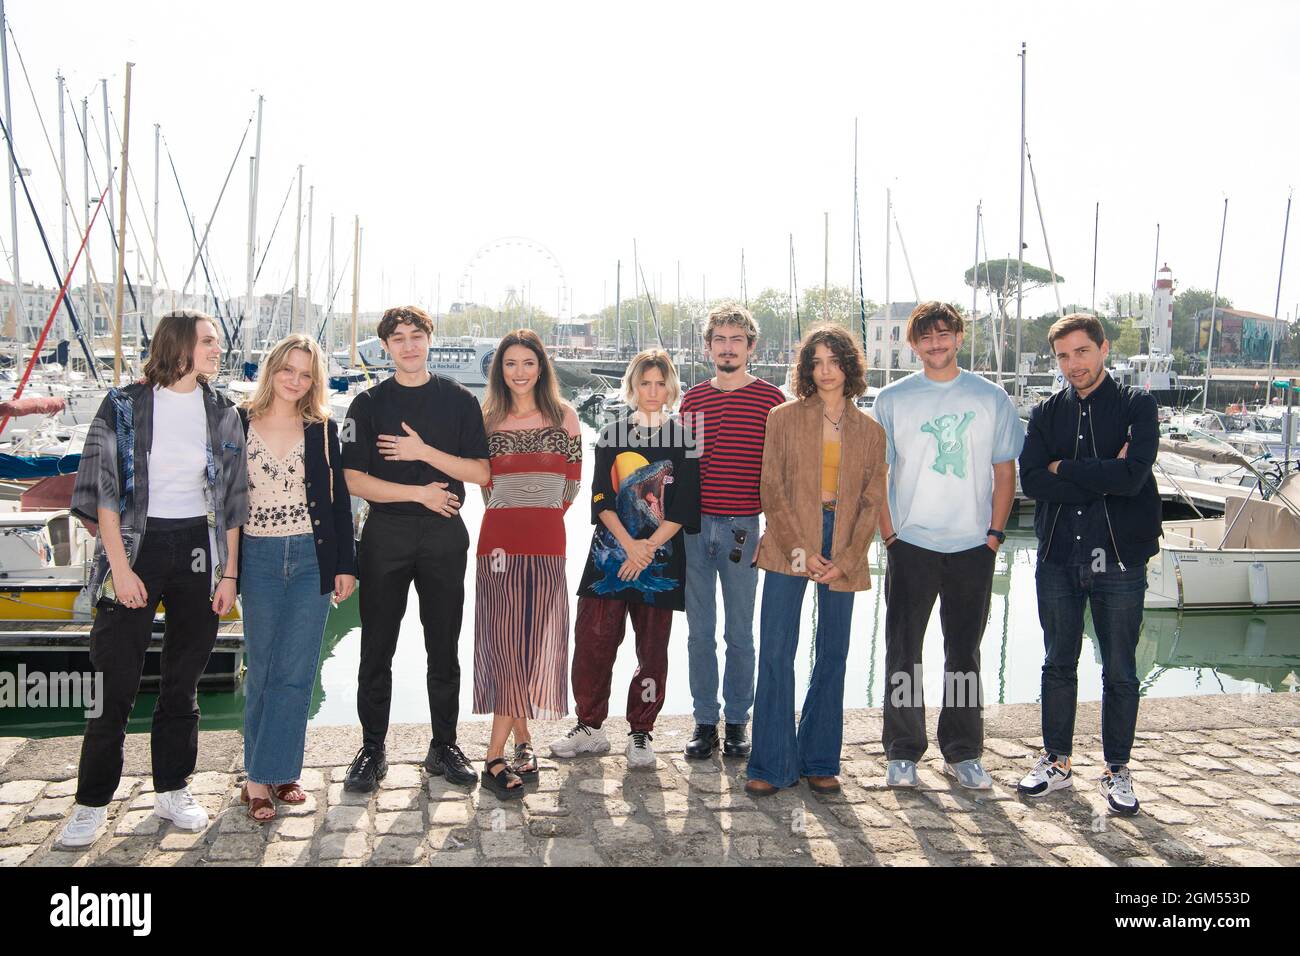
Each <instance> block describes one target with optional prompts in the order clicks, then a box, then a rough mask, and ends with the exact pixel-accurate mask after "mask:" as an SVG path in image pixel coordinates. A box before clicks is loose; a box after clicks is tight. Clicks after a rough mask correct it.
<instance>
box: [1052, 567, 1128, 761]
mask: <svg viewBox="0 0 1300 956" xmlns="http://www.w3.org/2000/svg"><path fill="white" fill-rule="evenodd" d="M1035 579H1036V582H1037V590H1038V620H1039V622H1040V623H1041V624H1042V626H1043V643H1044V645H1045V647H1046V651H1047V656H1046V659H1045V660H1044V661H1043V706H1042V711H1043V746H1044V748H1046V749H1047V750H1048V751H1049V752H1050V753H1054V754H1057V755H1058V756H1068V755H1069V754H1070V750H1071V745H1072V744H1073V741H1074V711H1075V704H1076V701H1077V698H1078V686H1079V678H1078V666H1079V651H1080V650H1081V649H1082V647H1083V608H1084V604H1085V603H1087V604H1089V605H1091V608H1092V622H1093V628H1094V631H1095V634H1096V637H1095V639H1096V641H1097V647H1098V649H1099V650H1100V651H1101V743H1102V751H1103V753H1104V754H1105V757H1106V762H1107V763H1108V764H1123V763H1128V759H1129V751H1130V750H1131V749H1132V747H1133V733H1134V731H1135V730H1136V729H1137V713H1138V676H1137V643H1138V635H1139V634H1141V632H1142V601H1143V597H1144V596H1145V594H1146V589H1147V569H1146V565H1143V566H1141V567H1138V568H1130V569H1129V570H1127V571H1120V570H1119V569H1118V568H1115V569H1111V570H1107V571H1104V572H1094V571H1093V570H1092V568H1091V566H1089V565H1086V564H1085V565H1066V564H1048V563H1045V562H1042V561H1040V562H1039V564H1038V569H1037V571H1036V572H1035Z"/></svg>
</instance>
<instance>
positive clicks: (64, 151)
mask: <svg viewBox="0 0 1300 956" xmlns="http://www.w3.org/2000/svg"><path fill="white" fill-rule="evenodd" d="M58 81H59V188H60V192H61V193H62V197H61V201H60V203H59V209H60V212H61V213H62V217H63V276H64V278H67V275H68V204H69V202H70V200H69V199H68V141H67V127H66V120H65V110H64V108H63V89H64V80H63V73H62V72H60V73H59V74H58ZM59 328H60V329H61V330H62V331H61V332H60V337H61V338H68V337H69V329H68V319H67V317H66V316H62V317H61V318H60V319H59Z"/></svg>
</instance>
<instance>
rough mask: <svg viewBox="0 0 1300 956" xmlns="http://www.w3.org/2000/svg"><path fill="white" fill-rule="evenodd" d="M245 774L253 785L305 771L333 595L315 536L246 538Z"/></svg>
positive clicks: (289, 779)
mask: <svg viewBox="0 0 1300 956" xmlns="http://www.w3.org/2000/svg"><path fill="white" fill-rule="evenodd" d="M241 546H242V548H243V564H242V567H241V572H242V573H241V576H240V581H241V583H240V592H241V595H242V599H243V616H244V657H245V659H246V661H247V664H248V673H247V675H246V676H245V678H244V769H245V770H246V771H247V773H248V779H249V780H251V781H252V782H253V783H262V784H267V785H270V786H275V785H277V784H281V783H292V782H294V781H295V780H297V779H298V777H299V775H300V774H301V773H302V757H303V749H304V747H305V745H306V738H307V711H308V708H309V707H310V706H311V692H312V688H313V687H315V685H316V670H317V668H318V667H319V666H320V652H321V643H322V639H323V638H324V635H325V618H326V617H327V616H328V614H329V608H330V596H329V595H328V594H321V593H320V569H319V566H318V564H317V562H316V545H315V542H314V540H313V538H312V536H311V535H310V534H295V535H288V536H284V537H254V536H253V535H247V534H246V535H244V538H243V541H242V542H241Z"/></svg>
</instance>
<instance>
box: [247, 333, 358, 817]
mask: <svg viewBox="0 0 1300 956" xmlns="http://www.w3.org/2000/svg"><path fill="white" fill-rule="evenodd" d="M325 383H326V379H325V357H324V355H323V354H322V352H321V350H320V346H318V345H317V344H316V342H315V340H313V339H311V338H309V337H308V336H306V335H289V336H286V337H285V338H284V339H282V340H281V341H280V342H278V343H277V344H276V345H275V347H274V348H272V349H271V351H270V353H269V354H268V355H267V356H266V357H265V358H264V359H263V361H262V368H261V370H260V372H259V374H258V379H257V391H256V392H254V393H253V397H252V399H251V400H250V401H249V402H248V404H247V405H246V406H245V407H244V408H243V409H241V410H240V412H241V417H242V418H243V419H244V428H245V431H246V447H247V455H248V522H247V523H246V524H245V525H244V536H243V539H242V540H243V545H242V547H241V548H240V550H239V557H240V575H239V583H240V592H241V594H242V596H243V615H244V646H245V655H246V657H247V661H248V674H247V677H246V679H245V685H244V686H245V703H244V769H245V770H246V771H247V774H248V782H247V783H246V784H245V788H244V793H243V799H244V801H245V802H246V803H248V805H249V807H248V815H249V816H250V817H252V818H253V819H254V820H257V821H258V822H265V821H267V820H273V819H275V804H274V803H273V802H272V796H274V797H276V798H278V799H280V800H281V801H283V802H285V803H302V802H303V801H305V800H306V799H307V796H306V794H305V793H304V792H303V789H302V787H301V786H300V785H299V784H298V777H299V775H300V774H301V773H302V760H303V747H304V744H305V740H306V733H307V709H308V706H309V705H310V703H311V691H312V687H313V686H314V685H315V682H316V668H317V666H318V663H319V660H320V649H321V640H322V638H323V636H324V632H325V618H326V616H327V615H328V614H329V608H330V599H331V597H333V599H334V600H335V601H343V600H345V599H346V598H347V597H348V595H350V594H351V593H352V590H353V588H354V587H355V586H356V558H355V555H354V553H353V543H352V510H351V504H350V499H349V496H348V487H347V484H346V482H345V481H344V478H343V456H342V454H341V452H340V449H339V437H338V428H337V427H336V425H335V424H334V422H333V421H331V420H330V419H329V405H328V404H327V402H326V393H325Z"/></svg>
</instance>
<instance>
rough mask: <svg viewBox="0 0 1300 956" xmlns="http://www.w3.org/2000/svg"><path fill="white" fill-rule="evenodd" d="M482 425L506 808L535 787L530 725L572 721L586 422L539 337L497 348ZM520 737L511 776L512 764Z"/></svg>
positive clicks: (480, 579)
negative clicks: (575, 559) (572, 546)
mask: <svg viewBox="0 0 1300 956" xmlns="http://www.w3.org/2000/svg"><path fill="white" fill-rule="evenodd" d="M483 418H484V423H485V425H486V427H487V432H488V448H489V449H490V451H491V453H492V458H491V462H492V481H491V483H490V484H488V485H487V486H485V487H484V489H483V494H484V497H485V499H486V502H487V507H486V510H485V512H484V515H483V526H482V528H481V529H480V531H479V538H478V566H477V573H476V576H475V596H474V597H475V600H474V713H476V714H489V713H490V714H492V715H493V719H492V738H491V740H490V742H489V743H488V750H487V760H486V761H485V765H484V769H483V774H482V782H483V786H484V787H485V788H487V789H489V790H491V791H492V792H493V793H495V794H496V795H497V796H498V797H499V798H501V799H503V800H506V799H513V798H515V797H522V796H523V782H524V780H535V779H536V778H537V760H536V758H535V756H534V754H533V749H532V738H531V736H530V734H529V730H528V718H530V717H536V718H538V719H539V720H554V719H556V718H559V717H563V716H564V715H565V714H566V713H568V699H569V690H568V682H567V675H568V648H569V598H568V588H567V586H566V581H565V573H564V562H565V539H564V514H565V512H566V511H568V509H569V505H570V504H572V503H573V500H574V498H575V497H576V496H577V494H578V485H579V479H580V478H581V476H582V439H581V435H580V433H579V430H578V416H577V413H576V412H574V410H573V408H572V407H571V406H569V405H567V404H566V403H564V402H563V401H561V400H560V392H559V387H558V385H557V383H556V378H555V370H554V369H553V368H552V367H551V362H550V358H549V357H548V356H547V354H546V349H545V347H544V346H543V345H542V340H541V339H540V338H538V336H537V333H535V332H533V331H532V330H531V329H519V330H517V331H514V332H511V333H509V334H507V335H506V336H505V338H503V339H502V340H501V343H500V344H499V345H498V346H497V350H496V354H495V355H494V356H493V359H492V367H491V369H490V371H489V372H488V383H487V396H486V398H485V400H484V403H483ZM512 732H513V734H514V738H515V749H514V761H513V764H512V763H508V762H507V761H506V760H505V746H506V741H507V739H508V738H509V737H510V735H511V733H512Z"/></svg>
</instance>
